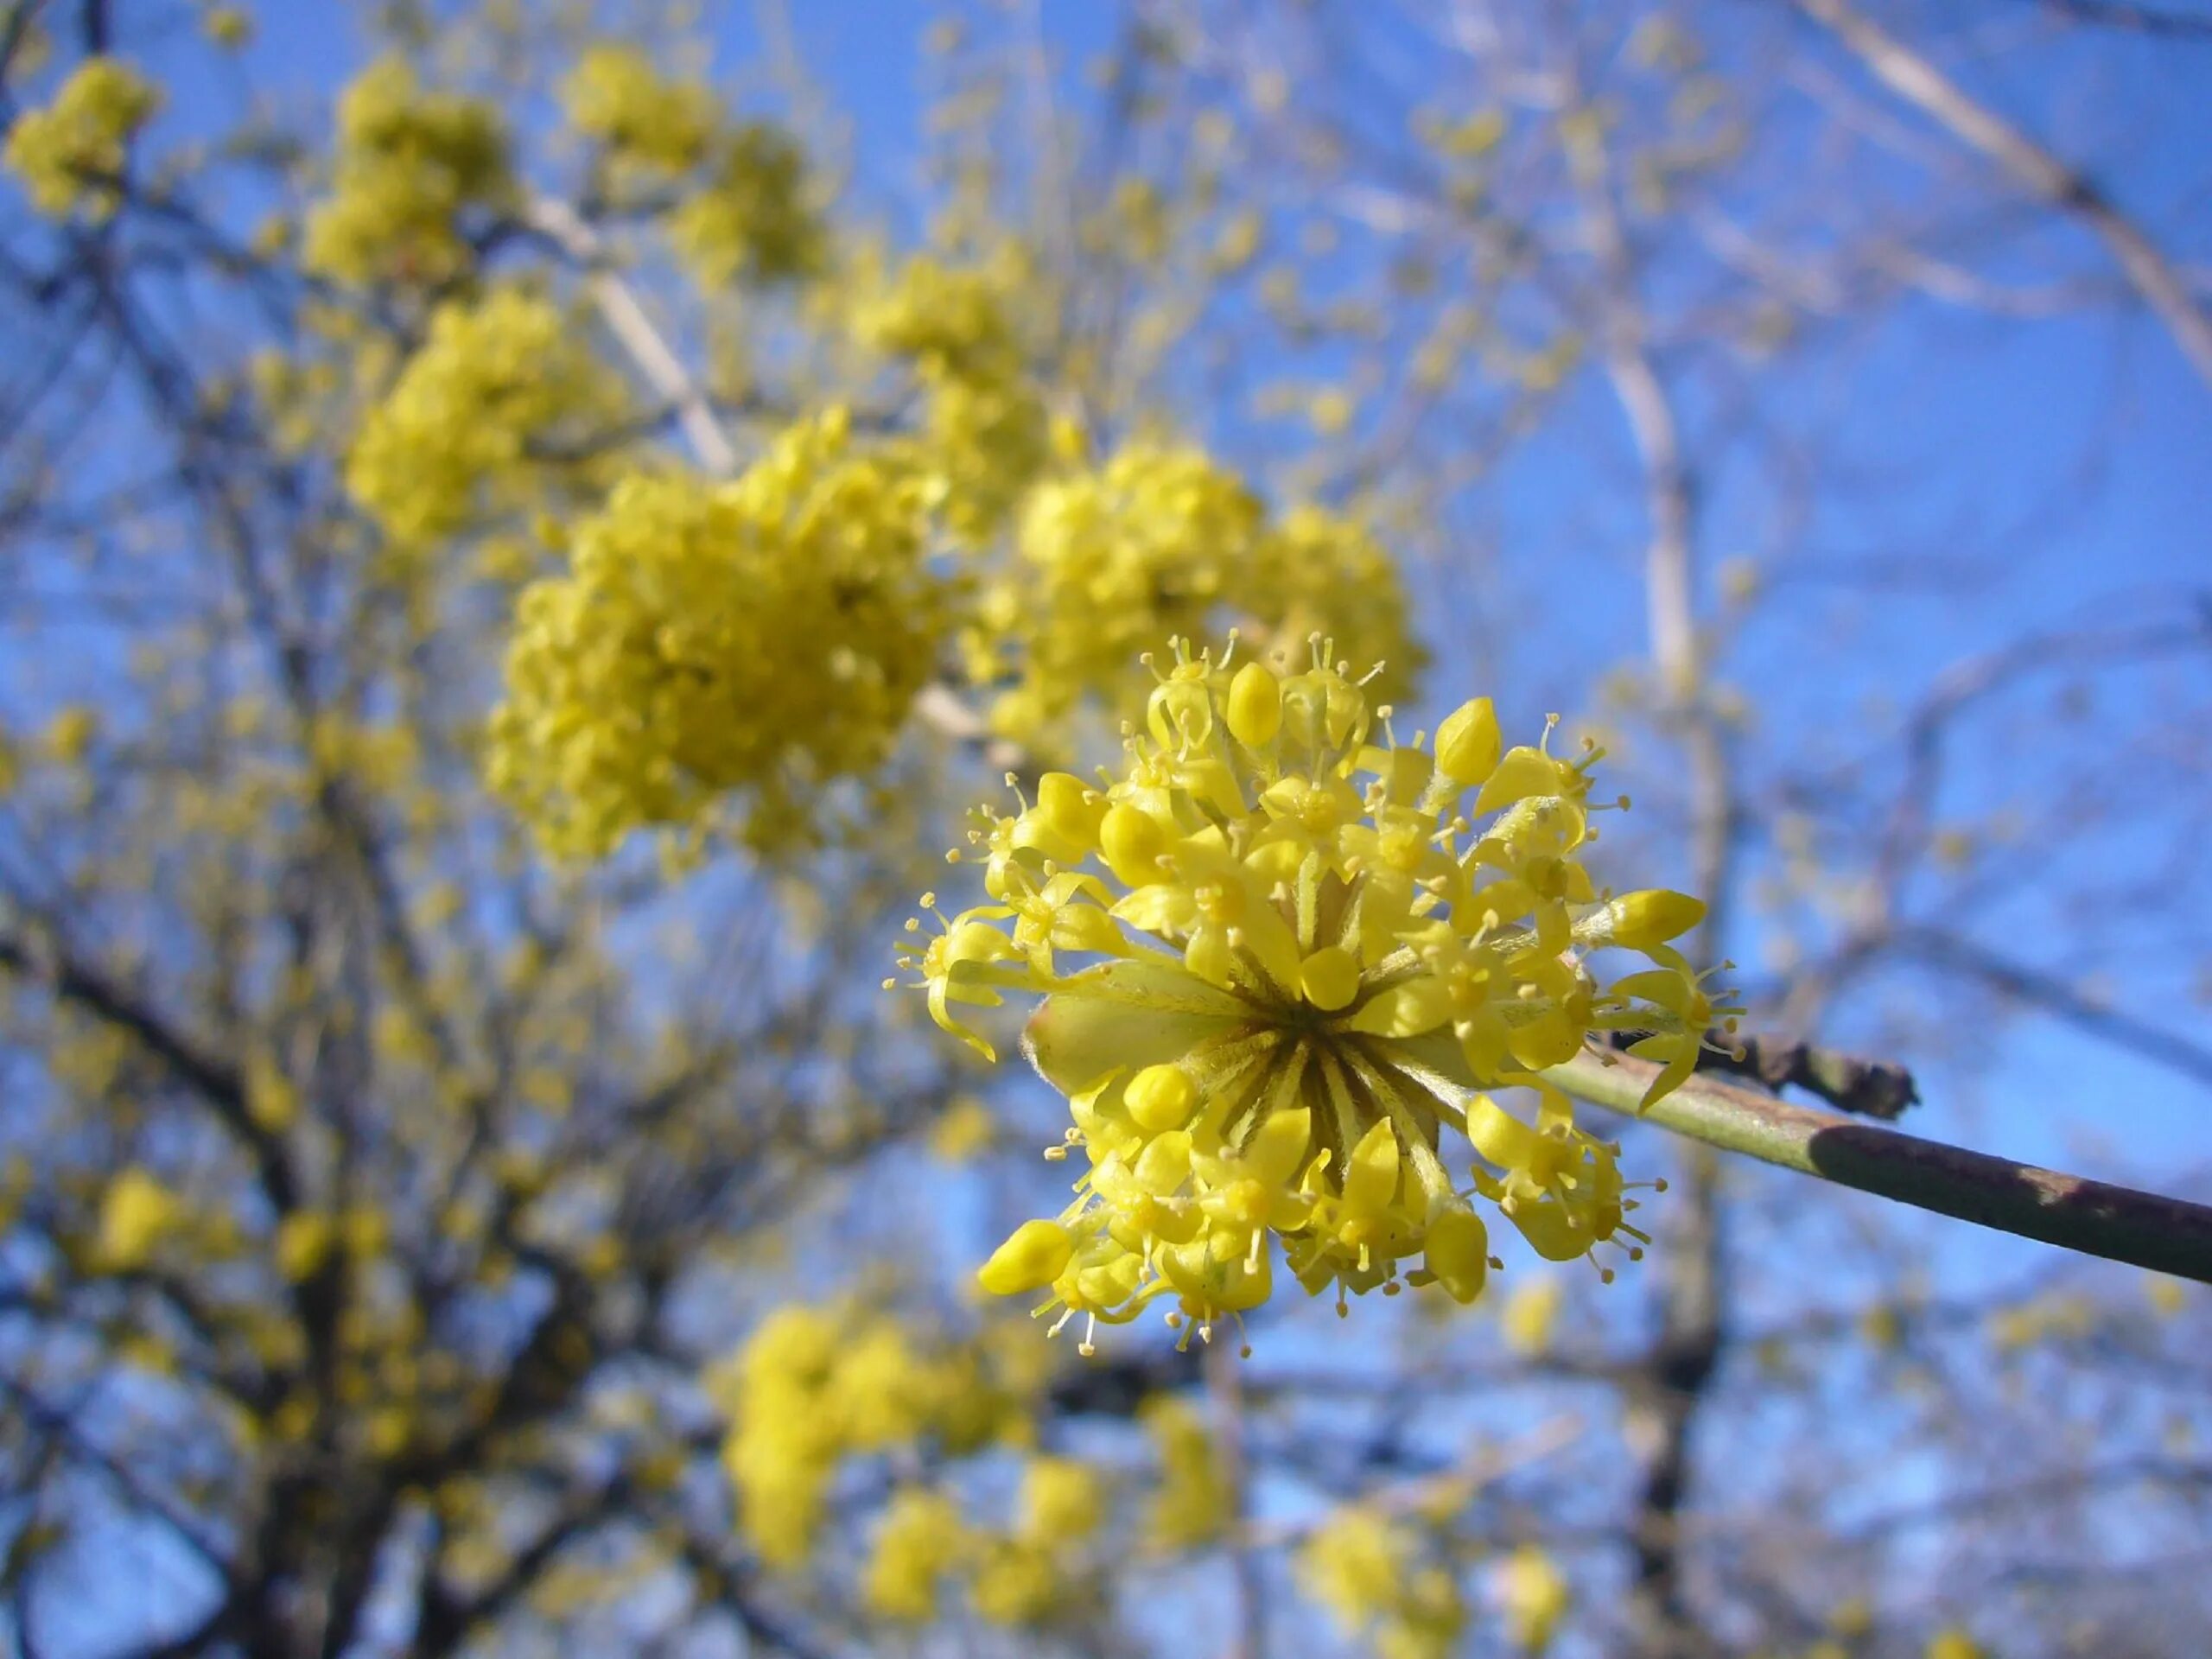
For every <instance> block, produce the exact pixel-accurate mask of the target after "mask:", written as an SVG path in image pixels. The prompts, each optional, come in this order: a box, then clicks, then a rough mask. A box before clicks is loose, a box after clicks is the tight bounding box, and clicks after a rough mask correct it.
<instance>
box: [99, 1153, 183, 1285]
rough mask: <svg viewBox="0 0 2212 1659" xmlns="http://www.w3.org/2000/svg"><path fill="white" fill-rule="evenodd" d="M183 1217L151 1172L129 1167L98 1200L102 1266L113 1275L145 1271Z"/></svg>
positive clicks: (172, 1196) (173, 1196)
mask: <svg viewBox="0 0 2212 1659" xmlns="http://www.w3.org/2000/svg"><path fill="white" fill-rule="evenodd" d="M183 1214H184V1206H183V1205H182V1204H181V1203H180V1202H179V1200H178V1198H177V1196H176V1194H175V1193H174V1192H170V1191H169V1189H168V1187H166V1186H164V1185H162V1183H161V1182H160V1180H158V1179H156V1177H155V1176H154V1174H153V1173H152V1172H151V1171H149V1170H148V1169H145V1168H144V1167H143V1166H140V1165H137V1164H133V1165H131V1166H130V1167H129V1168H128V1169H126V1170H124V1172H123V1173H121V1174H119V1175H118V1176H117V1177H116V1178H115V1179H114V1180H112V1181H111V1182H110V1183H109V1184H108V1189H107V1192H106V1193H105V1196H104V1197H102V1198H101V1200H100V1223H99V1255H100V1262H101V1265H102V1266H103V1267H105V1268H107V1269H108V1270H109V1271H111V1272H114V1273H129V1272H131V1271H133V1270H135V1269H137V1268H143V1267H144V1266H145V1265H146V1263H147V1262H148V1261H149V1259H150V1258H151V1257H152V1255H153V1254H154V1252H155V1250H156V1249H158V1248H159V1247H160V1245H161V1243H162V1240H164V1239H166V1238H167V1237H168V1236H169V1235H170V1234H171V1233H173V1232H175V1230H176V1228H177V1224H178V1223H179V1222H180V1221H181V1219H182V1218H183Z"/></svg>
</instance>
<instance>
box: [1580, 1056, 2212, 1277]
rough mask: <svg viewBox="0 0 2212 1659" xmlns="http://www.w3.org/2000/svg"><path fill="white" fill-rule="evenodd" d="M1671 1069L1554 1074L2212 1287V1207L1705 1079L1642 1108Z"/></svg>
mask: <svg viewBox="0 0 2212 1659" xmlns="http://www.w3.org/2000/svg"><path fill="white" fill-rule="evenodd" d="M1658 1071H1659V1068H1658V1067H1657V1066H1656V1065H1651V1064H1649V1062H1647V1061H1643V1060H1637V1059H1630V1058H1625V1057H1624V1056H1620V1055H1613V1054H1598V1053H1594V1052H1591V1053H1584V1054H1580V1055H1578V1056H1576V1057H1575V1058H1573V1059H1572V1060H1569V1061H1568V1062H1567V1064H1566V1065H1559V1066H1554V1067H1553V1068H1552V1069H1551V1070H1550V1071H1547V1072H1545V1073H1544V1076H1545V1077H1546V1078H1547V1079H1548V1080H1549V1081H1550V1082H1552V1083H1554V1084H1557V1085H1558V1086H1559V1087H1560V1088H1561V1089H1564V1090H1566V1091H1567V1093H1568V1094H1570V1095H1573V1096H1576V1097H1577V1098H1578V1099H1581V1100H1586V1101H1588V1102H1590V1103H1592V1105H1597V1106H1603V1107H1605V1108H1606V1109H1609V1110H1611V1111H1616V1112H1619V1113H1622V1114H1624V1116H1630V1117H1641V1118H1643V1120H1645V1121H1647V1122H1653V1123H1656V1124H1658V1125H1659V1126H1660V1127H1661V1128H1667V1129H1672V1130H1673V1131H1674V1132H1675V1134H1677V1135H1687V1136H1688V1137H1689V1138H1690V1139H1691V1140H1693V1141H1702V1142H1704V1143H1705V1144H1706V1145H1707V1146H1710V1147H1719V1148H1720V1149H1721V1150H1722V1151H1724V1152H1734V1153H1740V1154H1744V1155H1745V1156H1746V1157H1751V1158H1757V1159H1758V1160H1761V1161H1762V1162H1764V1163H1770V1164H1775V1165H1777V1166H1780V1167H1782V1168H1783V1169H1794V1170H1796V1171H1797V1172H1798V1173H1801V1174H1805V1175H1816V1176H1818V1177H1820V1179H1822V1180H1825V1181H1832V1182H1834V1183H1835V1184H1836V1185H1839V1186H1850V1187H1856V1188H1857V1189H1858V1190H1859V1191H1860V1192H1872V1193H1873V1194H1875V1195H1876V1196H1877V1197H1879V1198H1892V1199H1895V1200H1896V1201H1897V1203H1899V1204H1910V1205H1914V1206H1915V1207H1916V1208H1918V1209H1922V1210H1932V1211H1935V1212H1936V1214H1938V1215H1944V1216H1952V1217H1956V1218H1957V1219H1959V1220H1961V1221H1971V1222H1974V1223H1975V1224H1978V1225H1980V1226H1983V1227H1993V1228H1995V1229H1996V1230H1998V1231H1999V1232H2006V1233H2016V1234H2018V1236H2021V1237H2022V1238H2032V1239H2037V1240H2039V1241H2041V1242H2042V1243H2046V1244H2056V1245H2058V1246H2060V1247H2061V1248H2062V1249H2069V1250H2078V1251H2080V1252H2081V1253H2082V1254H2083V1255H2098V1256H2102V1257H2104V1258H2105V1259H2106V1260H2107V1261H2110V1262H2126V1263H2127V1264H2128V1265H2130V1266H2131V1267H2138V1268H2149V1269H2150V1270H2152V1272H2155V1273H2171V1274H2175V1275H2177V1277H2180V1278H2183V1279H2194V1280H2196V1281H2198V1282H2200V1283H2202V1284H2212V1208H2207V1207H2206V1206H2205V1205H2198V1204H2190V1203H2189V1202H2187V1201H2186V1200H2184V1199H2181V1198H2164V1197H2161V1196H2160V1195H2158V1194H2157V1193H2154V1192H2138V1191H2136V1190H2135V1189H2133V1188H2132V1187H2125V1186H2114V1185H2110V1184H2109V1183H2107V1182H2104V1181H2093V1180H2089V1179H2085V1178H2084V1177H2082V1176H2079V1175H2068V1174H2063V1173H2060V1172H2058V1171H2056V1170H2049V1169H2038V1168H2037V1167H2036V1166H2034V1165H2032V1164H2019V1163H2015V1162H2013V1161H2012V1160H2011V1159H2009V1158H1998V1157H1993V1156H1991V1155H1990V1154H1986V1153H1980V1152H1968V1151H1967V1150H1966V1149H1965V1148H1964V1147H1953V1146H1947V1145H1945V1144H1944V1143H1942V1141H1925V1140H1923V1139H1921V1138H1920V1137H1919V1136H1917V1135H1904V1134H1901V1133H1900V1132H1898V1131H1897V1130H1896V1129H1888V1128H1878V1127H1876V1126H1875V1125H1873V1124H1872V1123H1864V1122H1857V1121H1855V1120H1853V1119H1852V1118H1848V1117H1845V1116H1842V1115H1840V1113H1835V1112H1824V1111H1817V1110H1815V1109H1813V1108H1811V1107H1808V1106H1797V1105H1793V1104H1791V1103H1789V1102H1786V1101H1780V1100H1775V1099H1772V1098H1770V1096H1765V1095H1761V1094H1757V1093H1754V1092H1753V1091H1752V1090H1748V1089H1738V1088H1735V1087H1733V1086H1732V1085H1731V1084H1725V1083H1715V1082H1713V1080H1712V1079H1710V1078H1708V1077H1694V1076H1693V1077H1690V1078H1689V1079H1688V1081H1687V1082H1685V1083H1684V1084H1682V1086H1681V1088H1679V1089H1677V1090H1675V1091H1674V1093H1672V1094H1670V1095H1669V1096H1666V1097H1665V1098H1664V1099H1663V1100H1661V1101H1660V1102H1658V1103H1656V1105H1654V1106H1652V1107H1651V1108H1650V1109H1649V1110H1648V1111H1639V1110H1638V1109H1637V1103H1639V1102H1640V1101H1641V1100H1642V1099H1643V1091H1644V1090H1645V1089H1646V1088H1648V1087H1649V1084H1650V1082H1651V1079H1652V1078H1653V1077H1656V1075H1657V1074H1658Z"/></svg>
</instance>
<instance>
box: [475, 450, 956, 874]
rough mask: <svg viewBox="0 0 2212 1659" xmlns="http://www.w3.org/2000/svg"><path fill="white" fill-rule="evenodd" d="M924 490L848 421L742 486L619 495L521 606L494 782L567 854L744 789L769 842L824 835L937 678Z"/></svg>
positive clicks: (755, 836)
mask: <svg viewBox="0 0 2212 1659" xmlns="http://www.w3.org/2000/svg"><path fill="white" fill-rule="evenodd" d="M921 487H922V486H921V485H920V483H919V481H918V480H917V479H916V478H915V477H914V476H913V475H912V474H911V473H909V472H907V471H906V470H905V469H903V468H900V467H896V466H893V465H892V464H890V463H888V462H887V461H883V460H882V459H880V457H874V456H869V455H866V454H855V453H854V452H853V450H852V449H851V447H850V445H849V442H848V435H847V427H846V423H845V420H844V417H843V416H842V412H832V413H831V414H829V415H828V416H823V418H821V419H818V420H816V421H811V422H808V423H804V424H802V425H800V426H798V427H796V428H794V429H791V431H789V432H788V433H786V434H785V435H784V436H783V437H782V438H781V439H780V440H779V441H778V442H777V443H776V444H775V445H774V446H773V447H772V448H771V449H770V450H769V452H768V453H767V454H766V455H764V456H763V457H762V458H761V459H760V461H758V462H756V463H755V464H754V465H753V467H751V468H750V469H748V470H747V472H746V473H745V474H744V475H743V476H742V477H741V478H738V479H736V480H733V481H730V482H728V483H722V484H716V483H711V482H709V481H708V480H702V479H698V478H693V477H689V476H684V475H680V474H667V475H660V476H653V475H639V476H636V477H633V478H631V479H628V480H625V481H624V482H623V483H621V484H620V485H619V486H616V488H615V490H614V491H613V494H612V495H611V496H610V497H609V498H608V500H607V505H606V507H605V508H604V509H603V510H602V511H601V512H599V513H597V514H595V515H594V516H593V517H592V518H588V519H587V520H585V521H584V522H583V523H582V524H579V525H578V526H576V528H575V532H574V536H573V539H572V545H571V548H570V553H569V564H570V568H569V573H568V574H567V575H563V576H558V577H555V578H551V579H549V580H546V581H543V582H537V583H535V584H533V585H532V586H531V587H530V588H527V589H525V590H524V593H523V594H522V595H521V598H520V600H519V601H518V606H517V616H516V630H515V635H514V639H513V640H512V644H511V645H510V647H509V651H508V657H507V697H506V701H505V703H504V704H503V705H502V706H501V707H500V708H499V709H498V710H497V711H496V712H495V713H494V714H493V717H492V722H491V730H490V734H489V736H490V758H489V771H490V774H491V777H492V779H493V784H494V785H495V786H496V787H497V788H499V790H500V791H502V792H503V793H505V795H506V796H507V798H509V799H510V800H512V802H513V803H514V804H516V805H517V807H518V808H519V809H520V810H522V811H523V812H524V814H525V815H526V816H528V817H530V818H531V819H532V820H533V822H534V823H535V825H536V827H537V831H538V833H539V836H540V837H541V839H542V840H543V842H544V843H545V845H546V846H547V847H548V848H550V849H552V850H554V851H555V852H556V853H560V854H563V855H582V856H595V855H600V854H603V853H605V852H607V851H608V850H610V849H612V848H613V846H614V844H615V843H616V842H619V841H620V840H621V839H622V837H623V836H625V835H626V834H627V833H628V832H629V831H631V830H632V829H638V828H640V827H643V826H646V825H677V826H685V825H690V824H692V823H696V821H697V820H698V819H699V817H701V815H702V813H704V812H705V811H706V810H708V808H709V806H710V805H711V804H715V802H717V801H719V800H721V798H723V797H725V796H728V795H731V794H733V793H734V794H736V795H738V796H739V797H740V798H741V799H740V801H739V803H738V804H739V805H740V806H741V808H742V809H743V824H742V829H743V832H744V834H745V836H747V839H748V840H749V841H750V842H753V844H754V845H756V846H771V845H778V844H788V843H790V842H794V841H798V840H803V839H804V838H806V837H807V836H810V835H815V834H818V833H819V825H818V815H817V811H816V804H817V798H818V796H819V795H820V793H821V791H823V788H824V787H825V786H826V785H829V783H830V782H831V781H833V780H835V779H839V778H842V777H847V776H851V775H854V774H857V773H863V772H868V771H869V770H870V769H871V768H873V767H874V766H875V765H876V764H877V763H878V762H879V761H880V760H881V759H882V758H883V756H884V754H885V753H887V751H888V750H889V748H890V747H891V745H892V743H893V740H894V739H895V738H896V736H897V734H898V732H899V727H900V726H901V724H902V723H903V722H904V721H905V719H906V712H907V709H908V706H909V705H910V704H911V702H912V700H913V696H914V694H915V692H916V691H917V690H919V689H920V687H921V686H922V684H923V683H925V681H926V680H927V679H928V678H929V677H930V675H931V671H932V670H933V668H934V667H935V664H936V659H937V645H938V636H939V633H940V632H941V630H942V628H943V626H944V614H945V611H946V607H947V605H948V603H949V594H950V590H949V589H948V588H946V587H945V585H944V583H943V582H941V581H940V580H939V578H938V577H937V576H936V575H933V574H932V573H931V570H930V569H928V568H927V566H926V565H925V563H924V559H923V541H922V511H923V508H922V500H921Z"/></svg>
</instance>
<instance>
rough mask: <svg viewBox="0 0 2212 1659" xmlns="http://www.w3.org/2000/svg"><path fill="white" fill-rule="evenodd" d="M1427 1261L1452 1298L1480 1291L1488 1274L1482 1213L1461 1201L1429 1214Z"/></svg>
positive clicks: (1468, 1299) (1464, 1297) (1460, 1299)
mask: <svg viewBox="0 0 2212 1659" xmlns="http://www.w3.org/2000/svg"><path fill="white" fill-rule="evenodd" d="M1427 1268H1428V1270H1429V1271H1430V1272H1431V1273H1433V1274H1435V1275H1436V1282H1437V1283H1438V1284H1440V1285H1441V1286H1443V1287H1444V1289H1445V1291H1446V1294H1448V1295H1450V1296H1451V1298H1452V1300H1454V1301H1456V1302H1462V1303H1465V1302H1471V1301H1473V1300H1475V1298H1477V1297H1478V1296H1479V1295H1481V1294H1483V1283H1484V1280H1486V1279H1487V1278H1488V1277H1489V1276H1490V1234H1489V1232H1488V1230H1485V1229H1484V1226H1483V1223H1482V1217H1479V1216H1478V1215H1477V1214H1476V1213H1475V1212H1474V1211H1471V1210H1470V1209H1468V1208H1467V1207H1466V1205H1463V1204H1452V1205H1446V1207H1445V1208H1443V1209H1441V1210H1439V1211H1437V1212H1436V1213H1435V1214H1434V1215H1433V1216H1431V1217H1429V1219H1428V1255H1427Z"/></svg>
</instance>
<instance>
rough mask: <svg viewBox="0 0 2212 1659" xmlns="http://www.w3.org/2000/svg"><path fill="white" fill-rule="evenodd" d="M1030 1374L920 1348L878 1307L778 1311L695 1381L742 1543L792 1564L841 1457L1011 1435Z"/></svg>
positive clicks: (952, 1446)
mask: <svg viewBox="0 0 2212 1659" xmlns="http://www.w3.org/2000/svg"><path fill="white" fill-rule="evenodd" d="M1038 1380H1039V1379H1038V1377H1037V1376H1036V1374H1035V1372H1034V1371H1033V1370H1025V1369H1024V1368H1022V1367H1021V1366H1020V1363H1019V1362H1018V1359H1017V1358H1016V1357H1014V1356H1013V1355H1011V1354H1008V1353H1007V1352H1006V1351H1004V1350H1001V1349H994V1348H992V1347H991V1346H989V1345H988V1344H956V1345H950V1346H943V1345H940V1346H931V1345H926V1344H924V1343H923V1342H922V1341H920V1340H918V1338H916V1337H915V1336H914V1334H913V1333H912V1332H910V1331H909V1330H908V1329H907V1328H906V1325H903V1324H901V1323H900V1322H899V1320H898V1319H896V1318H894V1317H893V1316H892V1315H890V1314H887V1313H876V1312H871V1311H868V1310H867V1309H865V1308H861V1307H859V1306H852V1305H841V1306H823V1307H808V1306H791V1307H784V1308H779V1309H778V1310H777V1311H776V1312H775V1313H772V1314H770V1315H769V1316H768V1318H767V1319H764V1320H763V1321H762V1322H761V1324H760V1328H759V1329H758V1330H757V1331H755V1332H753V1336H752V1338H751V1339H750V1340H749V1341H747V1343H746V1344H745V1345H744V1346H743V1347H742V1348H741V1349H740V1350H739V1351H737V1352H736V1353H735V1354H734V1355H733V1356H732V1357H730V1358H729V1359H728V1361H726V1362H724V1363H723V1364H722V1365H721V1366H720V1367H718V1368H717V1369H716V1370H715V1372H714V1373H713V1374H712V1375H710V1376H709V1377H708V1379H707V1388H708V1391H709V1395H712V1396H713V1398H714V1399H715V1403H716V1404H717V1405H718V1406H719V1407H720V1408H721V1409H722V1410H723V1411H724V1412H725V1413H727V1414H728V1416H729V1417H730V1419H731V1421H732V1427H731V1428H730V1432H729V1434H728V1439H727V1440H725V1441H724V1442H723V1445H722V1466H723V1468H724V1470H725V1471H727V1472H728V1476H729V1479H730V1484H731V1486H732V1488H733V1489H734V1491H735V1494H736V1497H737V1507H738V1524H739V1527H740V1529H741V1531H742V1532H743V1534H744V1535H745V1539H746V1541H747V1543H748V1544H750V1545H751V1546H752V1548H754V1549H756V1550H758V1551H759V1552H760V1556H761V1558H762V1559H763V1560H766V1561H767V1562H768V1563H769V1565H771V1566H772V1567H779V1568H784V1569H790V1568H794V1567H800V1566H802V1565H804V1563H805V1561H806V1560H807V1559H808V1557H809V1556H810V1554H812V1552H813V1548H814V1541H815V1538H816V1536H817V1534H818V1533H819V1531H820V1529H821V1526H822V1522H823V1515H824V1513H825V1509H826V1504H827V1501H828V1497H829V1487H830V1484H831V1482H832V1481H833V1480H834V1479H835V1478H836V1473H837V1471H838V1468H839V1466H840V1465H842V1463H843V1462H844V1460H845V1459H848V1458H852V1457H863V1456H867V1455H869V1454H871V1453H882V1452H893V1451H898V1450H901V1449H911V1448H913V1447H916V1446H919V1445H921V1444H922V1443H923V1442H925V1441H927V1442H929V1443H930V1444H931V1445H933V1446H937V1447H938V1448H940V1449H941V1450H943V1451H944V1452H950V1453H954V1454H957V1453H960V1452H972V1451H975V1450H976V1449H978V1448H980V1447H982V1446H986V1445H988V1444H990V1443H992V1442H993V1441H999V1440H1011V1439H1016V1438H1019V1437H1020V1435H1022V1434H1024V1433H1027V1428H1028V1416H1027V1411H1026V1409H1025V1402H1026V1399H1027V1394H1028V1392H1029V1391H1030V1390H1032V1389H1034V1387H1035V1386H1036V1384H1037V1382H1038ZM896 1547H897V1548H909V1549H911V1548H912V1544H911V1540H909V1541H903V1542H901V1543H900V1544H899V1545H898V1546H896ZM886 1572H887V1575H890V1576H896V1573H897V1569H896V1568H894V1567H887V1569H886ZM909 1587H910V1588H911V1586H909Z"/></svg>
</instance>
